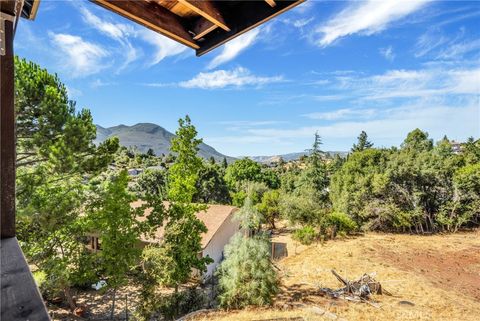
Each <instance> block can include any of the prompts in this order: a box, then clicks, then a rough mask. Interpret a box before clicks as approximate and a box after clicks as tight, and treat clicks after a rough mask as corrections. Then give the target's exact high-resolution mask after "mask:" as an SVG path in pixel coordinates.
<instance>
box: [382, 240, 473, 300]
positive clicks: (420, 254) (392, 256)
mask: <svg viewBox="0 0 480 321" xmlns="http://www.w3.org/2000/svg"><path fill="white" fill-rule="evenodd" d="M380 256H381V257H382V258H383V259H384V260H385V261H387V262H389V263H391V264H392V265H395V266H396V267H398V268H400V269H402V270H405V271H411V272H414V273H415V274H418V275H421V276H423V277H424V278H426V279H427V280H429V281H430V282H431V283H432V284H434V285H435V286H437V287H439V288H442V289H444V290H447V291H451V290H454V291H457V292H459V293H462V294H465V295H468V296H471V297H472V298H474V299H475V300H477V301H480V247H471V248H466V249H462V250H460V251H444V252H440V251H438V250H426V251H425V250H423V249H403V248H402V249H401V250H397V251H392V250H390V249H386V248H382V249H381V253H380ZM479 304H480V303H479Z"/></svg>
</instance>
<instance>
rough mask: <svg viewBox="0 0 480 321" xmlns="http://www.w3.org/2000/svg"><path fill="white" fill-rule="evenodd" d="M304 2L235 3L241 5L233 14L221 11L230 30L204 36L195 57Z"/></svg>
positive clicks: (301, 0) (289, 0)
mask: <svg viewBox="0 0 480 321" xmlns="http://www.w3.org/2000/svg"><path fill="white" fill-rule="evenodd" d="M305 1H306V0H277V1H275V6H271V5H270V4H267V3H268V2H264V1H236V2H238V3H240V4H241V6H242V7H241V8H238V9H237V10H236V11H235V12H229V11H228V10H224V11H223V13H224V18H225V21H226V22H227V24H228V25H229V26H230V27H231V30H230V31H229V32H225V31H223V30H219V29H216V30H214V31H213V32H211V33H209V34H208V35H206V36H205V37H204V39H203V41H202V42H201V44H200V48H199V49H197V50H196V55H197V57H200V56H202V55H204V54H206V53H208V52H210V51H211V50H213V49H215V48H217V47H219V46H221V45H223V44H225V43H226V42H228V41H230V40H233V39H234V38H236V37H238V36H240V35H242V34H244V33H246V32H248V31H250V30H252V29H254V28H256V27H258V26H260V25H262V24H264V23H266V22H267V21H269V20H271V19H273V18H275V17H276V16H278V15H280V14H282V13H284V12H286V11H288V10H290V9H292V8H294V7H296V6H298V5H299V4H301V3H303V2H305ZM231 2H232V1H230V2H228V1H225V3H231ZM222 3H223V2H222ZM262 4H263V5H262ZM227 13H228V14H227ZM246 17H248V18H246Z"/></svg>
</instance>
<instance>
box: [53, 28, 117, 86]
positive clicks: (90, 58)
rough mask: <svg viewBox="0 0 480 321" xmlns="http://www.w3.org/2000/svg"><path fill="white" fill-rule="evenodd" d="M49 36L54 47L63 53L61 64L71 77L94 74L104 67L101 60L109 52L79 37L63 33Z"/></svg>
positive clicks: (103, 62)
mask: <svg viewBox="0 0 480 321" xmlns="http://www.w3.org/2000/svg"><path fill="white" fill-rule="evenodd" d="M49 35H50V38H51V40H52V41H53V43H54V44H55V46H57V47H58V49H60V50H61V51H62V52H63V54H64V55H63V57H62V59H63V63H64V65H65V68H66V69H67V71H68V72H69V74H70V75H72V76H73V77H84V76H88V75H91V74H95V73H98V72H99V71H100V70H101V69H103V68H105V67H106V64H105V61H104V59H103V58H105V57H107V56H108V55H109V52H108V51H107V50H105V49H104V48H103V47H101V46H99V45H97V44H94V43H91V42H88V41H85V40H83V39H82V38H81V37H79V36H73V35H69V34H64V33H59V34H55V33H50V34H49Z"/></svg>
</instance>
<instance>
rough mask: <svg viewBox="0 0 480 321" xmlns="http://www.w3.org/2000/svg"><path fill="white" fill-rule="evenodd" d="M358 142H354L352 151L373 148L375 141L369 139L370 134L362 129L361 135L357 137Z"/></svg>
mask: <svg viewBox="0 0 480 321" xmlns="http://www.w3.org/2000/svg"><path fill="white" fill-rule="evenodd" d="M357 140H358V141H357V143H356V144H353V147H352V152H361V151H363V150H365V149H368V148H372V147H373V143H371V142H370V141H369V140H368V135H367V133H366V132H365V131H363V130H362V132H361V133H360V135H359V136H358V138H357Z"/></svg>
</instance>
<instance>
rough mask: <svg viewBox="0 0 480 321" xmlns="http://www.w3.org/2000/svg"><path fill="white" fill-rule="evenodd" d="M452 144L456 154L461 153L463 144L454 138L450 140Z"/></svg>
mask: <svg viewBox="0 0 480 321" xmlns="http://www.w3.org/2000/svg"><path fill="white" fill-rule="evenodd" d="M450 144H451V145H452V152H453V153H454V154H460V153H461V152H462V150H463V144H462V143H460V142H456V141H454V140H452V141H450Z"/></svg>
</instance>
